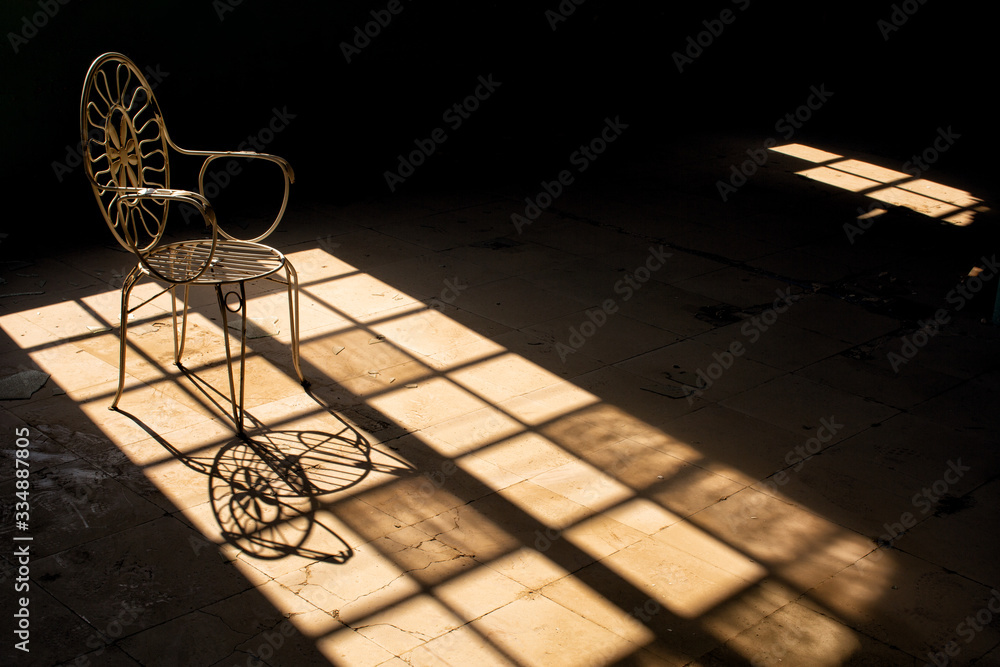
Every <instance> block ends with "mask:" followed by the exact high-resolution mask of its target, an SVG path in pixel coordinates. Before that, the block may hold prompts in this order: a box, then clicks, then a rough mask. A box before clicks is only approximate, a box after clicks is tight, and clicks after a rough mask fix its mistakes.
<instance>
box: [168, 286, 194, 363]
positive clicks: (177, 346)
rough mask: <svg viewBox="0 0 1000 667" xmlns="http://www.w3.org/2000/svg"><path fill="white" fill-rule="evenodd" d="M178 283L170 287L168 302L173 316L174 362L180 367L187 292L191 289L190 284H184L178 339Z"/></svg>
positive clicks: (182, 352)
mask: <svg viewBox="0 0 1000 667" xmlns="http://www.w3.org/2000/svg"><path fill="white" fill-rule="evenodd" d="M178 287H180V285H174V286H173V287H172V288H171V289H170V302H171V306H172V310H173V317H174V364H175V365H177V366H178V367H180V365H181V355H183V354H184V340H185V339H186V338H187V321H188V294H189V292H190V289H191V285H189V284H188V285H184V298H183V306H184V309H183V312H182V314H181V334H180V339H179V340H178V336H177V293H176V292H177V288H178Z"/></svg>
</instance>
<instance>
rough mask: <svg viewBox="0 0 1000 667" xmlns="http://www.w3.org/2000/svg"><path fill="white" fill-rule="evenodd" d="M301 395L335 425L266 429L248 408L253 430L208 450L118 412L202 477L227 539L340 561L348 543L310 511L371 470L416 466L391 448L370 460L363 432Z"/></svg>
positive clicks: (399, 471) (252, 552)
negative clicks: (189, 447)
mask: <svg viewBox="0 0 1000 667" xmlns="http://www.w3.org/2000/svg"><path fill="white" fill-rule="evenodd" d="M309 395H310V396H312V398H313V400H315V401H316V403H317V405H318V406H319V407H318V410H317V412H322V411H325V412H327V413H329V414H330V415H331V416H332V417H333V418H334V419H335V420H336V421H337V422H338V423H339V427H338V428H337V429H336V430H331V431H329V432H327V431H321V430H313V429H310V430H295V429H279V430H272V429H268V428H267V427H266V426H264V425H263V424H260V422H259V421H258V420H256V419H255V418H254V417H253V415H252V414H250V413H249V412H248V413H247V414H246V416H247V419H248V420H249V421H250V422H251V423H253V424H254V428H253V432H254V434H253V435H252V436H244V437H239V438H232V439H230V440H228V441H226V442H223V443H221V445H220V446H219V448H218V450H217V451H215V450H214V448H212V449H213V451H215V453H214V455H213V454H208V455H199V453H200V452H201V451H202V450H201V449H199V450H198V451H195V452H194V453H186V452H183V451H181V450H180V449H179V448H178V447H176V446H174V445H173V444H172V443H170V442H169V441H168V440H167V439H166V438H164V437H163V436H161V435H159V434H158V433H157V432H156V431H154V430H153V429H152V427H150V426H148V425H147V424H145V423H144V422H143V421H142V419H141V418H140V417H137V416H135V415H132V414H129V413H127V412H125V411H124V410H122V411H121V412H122V414H124V415H126V416H128V417H129V418H131V419H132V420H133V421H135V423H136V424H138V425H139V426H140V427H141V428H143V429H144V430H145V431H146V432H147V433H149V434H150V436H151V437H152V438H153V439H155V440H156V441H157V442H159V443H160V445H161V446H162V447H163V448H164V449H165V450H166V451H168V452H169V453H170V454H171V455H172V456H174V457H175V458H176V459H177V460H178V461H180V462H181V463H183V464H184V465H186V466H187V467H188V468H191V469H192V470H195V471H197V472H199V473H201V474H203V475H205V476H206V477H207V478H208V492H209V495H210V498H211V502H212V510H213V514H214V515H215V518H216V521H217V522H218V525H219V529H220V532H221V535H222V538H223V539H224V540H225V541H226V542H227V543H228V544H230V545H232V546H234V547H236V548H237V549H239V550H240V551H241V552H243V553H245V554H247V555H249V556H251V557H253V558H257V559H261V560H277V559H281V558H284V557H286V556H300V557H302V558H308V559H311V560H317V561H319V560H325V561H329V562H334V563H344V562H346V561H347V560H348V559H349V558H351V556H352V555H353V553H354V552H353V549H352V548H351V547H350V545H348V543H347V542H346V541H345V540H344V539H343V538H342V537H341V536H339V535H337V534H336V532H334V530H333V529H332V528H331V527H330V526H327V525H325V524H323V523H322V521H321V520H320V519H317V516H316V515H317V512H318V511H319V510H320V509H322V508H323V507H325V506H328V505H329V500H330V498H331V497H332V496H331V494H337V493H341V492H344V491H346V490H348V489H350V488H352V487H354V486H357V485H358V484H360V483H361V482H362V481H363V480H365V479H366V478H367V477H368V475H369V474H370V473H372V472H375V473H381V474H388V475H397V476H402V475H414V474H417V473H418V472H419V471H417V470H415V469H414V468H413V466H412V465H411V464H409V463H407V462H406V461H403V460H402V459H400V458H399V457H395V456H392V455H391V453H383V452H380V458H381V459H384V461H382V462H379V463H376V462H374V461H373V460H372V447H371V444H370V443H369V442H368V439H367V438H366V437H365V436H364V434H362V433H361V432H360V431H358V430H357V429H356V428H355V427H354V426H352V425H351V424H349V423H348V422H346V421H344V419H343V418H342V417H341V416H340V415H338V414H337V412H336V411H334V410H333V409H331V408H330V407H329V406H327V405H325V404H324V403H323V402H322V401H321V400H320V399H318V398H316V396H314V395H313V394H312V393H311V392H309ZM322 531H325V532H326V533H327V534H326V535H322V534H321V532H322ZM307 542H308V543H309V544H307ZM331 545H334V546H333V547H331ZM319 547H323V548H322V549H321V548H319Z"/></svg>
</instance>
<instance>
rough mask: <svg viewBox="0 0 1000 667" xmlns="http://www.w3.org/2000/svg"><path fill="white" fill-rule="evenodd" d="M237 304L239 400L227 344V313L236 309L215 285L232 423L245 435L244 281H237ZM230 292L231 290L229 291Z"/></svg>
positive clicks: (245, 315) (245, 300)
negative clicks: (238, 313)
mask: <svg viewBox="0 0 1000 667" xmlns="http://www.w3.org/2000/svg"><path fill="white" fill-rule="evenodd" d="M239 286H240V291H239V295H238V296H239V304H238V311H239V312H241V314H242V318H241V323H240V382H239V384H240V391H239V400H237V396H236V381H235V378H234V377H233V355H232V349H231V348H230V345H229V316H228V313H236V312H237V311H236V310H230V309H229V304H228V302H227V301H226V297H225V295H224V294H223V293H222V285H216V286H215V294H216V297H217V298H218V300H219V311H220V312H221V313H222V337H223V340H224V341H225V343H226V368H227V369H228V371H229V395H230V397H231V398H232V402H233V423H234V424H235V425H236V433H237V434H238V435H239V436H240V437H243V436H245V435H246V433H245V431H244V429H243V399H244V382H245V373H244V370H245V367H246V357H247V294H246V286H245V285H244V283H242V282H241V283H239ZM230 294H232V292H230Z"/></svg>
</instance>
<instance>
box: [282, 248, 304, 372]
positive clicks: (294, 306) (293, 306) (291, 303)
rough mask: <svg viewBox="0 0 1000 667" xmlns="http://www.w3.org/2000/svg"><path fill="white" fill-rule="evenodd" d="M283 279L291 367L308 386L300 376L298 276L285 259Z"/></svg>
mask: <svg viewBox="0 0 1000 667" xmlns="http://www.w3.org/2000/svg"><path fill="white" fill-rule="evenodd" d="M285 278H286V282H287V283H288V321H289V328H290V329H291V332H292V365H293V366H294V367H295V374H296V375H297V376H298V377H299V382H300V383H301V384H302V386H303V387H308V386H309V381H308V380H306V379H305V377H304V376H303V375H302V367H301V366H300V364H299V276H298V273H296V272H295V267H294V266H292V263H291V262H289V261H288V259H287V258H285Z"/></svg>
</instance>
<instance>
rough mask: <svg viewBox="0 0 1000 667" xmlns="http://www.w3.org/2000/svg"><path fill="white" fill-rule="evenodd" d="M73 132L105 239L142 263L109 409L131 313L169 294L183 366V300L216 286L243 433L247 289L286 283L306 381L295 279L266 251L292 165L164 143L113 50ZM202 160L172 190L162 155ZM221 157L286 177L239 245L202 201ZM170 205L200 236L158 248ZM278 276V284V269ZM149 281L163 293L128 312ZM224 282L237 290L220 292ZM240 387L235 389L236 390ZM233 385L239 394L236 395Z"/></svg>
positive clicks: (125, 298)
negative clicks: (198, 227) (273, 208)
mask: <svg viewBox="0 0 1000 667" xmlns="http://www.w3.org/2000/svg"><path fill="white" fill-rule="evenodd" d="M80 132H81V136H82V140H83V148H84V160H83V163H84V166H85V169H86V172H87V177H88V178H89V180H90V184H91V186H92V187H93V190H94V195H95V196H96V197H97V202H98V205H99V206H100V208H101V213H102V214H103V215H104V219H105V221H106V222H107V223H108V226H109V228H110V229H111V233H112V234H114V236H115V238H116V239H117V240H118V242H119V243H121V244H122V246H124V247H125V248H126V249H127V250H129V251H131V252H133V253H135V255H136V257H137V258H138V260H139V262H138V264H137V265H136V267H135V268H134V269H132V271H131V272H129V274H128V275H127V276H125V278H124V280H123V283H122V300H121V330H120V338H121V343H120V354H119V363H118V391H117V393H116V394H115V398H114V401H113V402H112V403H111V406H110V409H111V410H116V409H117V407H118V402H119V401H120V400H121V397H122V391H123V389H124V387H125V353H126V348H127V341H126V334H127V330H128V316H129V314H130V313H132V312H133V311H135V310H137V309H138V308H141V307H142V306H144V305H145V304H147V303H149V302H150V301H152V300H153V299H155V298H156V297H158V296H160V295H161V294H163V293H165V292H167V291H169V292H170V294H171V303H172V306H173V308H172V310H173V333H174V363H175V364H176V365H177V367H178V368H180V369H181V370H184V367H183V365H182V364H181V355H182V354H183V353H184V338H185V334H186V333H187V316H188V295H189V290H190V288H191V286H192V285H209V286H212V287H214V288H215V294H216V298H217V300H218V304H219V310H220V312H221V314H222V336H223V339H224V340H225V347H226V363H227V366H228V373H229V394H230V398H231V400H232V417H233V422H234V424H235V425H236V430H237V433H239V434H240V435H241V436H243V435H245V432H244V428H243V416H244V407H243V406H244V369H245V365H246V340H247V312H246V311H247V309H246V283H247V282H249V281H252V280H258V279H266V280H271V281H274V282H277V283H280V284H283V285H286V286H287V290H288V314H289V329H290V335H291V341H292V363H293V365H294V367H295V374H296V375H297V376H298V379H299V382H301V383H302V385H303V386H306V387H308V386H309V383H308V382H307V381H306V380H305V378H304V377H303V376H302V370H301V368H300V365H299V304H298V277H297V275H296V273H295V268H294V267H293V266H292V263H291V262H290V261H288V258H287V257H285V256H284V255H283V254H282V253H280V252H278V251H277V250H275V249H274V248H272V247H270V246H267V245H263V244H261V243H260V241H262V240H264V239H265V238H266V237H267V236H268V235H269V234H271V232H273V231H274V230H275V228H276V227H277V226H278V223H279V222H280V221H281V218H282V216H283V215H284V213H285V208H286V207H287V205H288V190H289V186H290V184H291V183H292V182H293V181H294V180H295V176H294V173H293V172H292V168H291V166H290V165H289V164H288V162H286V161H285V160H283V159H282V158H280V157H276V156H273V155H266V154H263V153H254V152H250V151H192V150H185V149H183V148H180V147H179V146H177V144H175V143H174V142H173V140H171V138H170V135H169V134H168V133H167V127H166V125H165V124H164V122H163V116H162V114H161V113H160V108H159V105H158V104H157V102H156V98H155V97H154V96H153V90H152V87H151V86H150V85H149V82H148V81H147V80H146V78H145V76H143V73H142V72H141V71H140V70H139V69H138V68H137V67H136V66H135V64H134V63H133V62H132V61H130V60H129V59H128V58H126V57H125V56H123V55H122V54H120V53H106V54H104V55H102V56H100V57H98V58H97V59H96V60H95V61H94V62H93V64H92V65H91V66H90V70H89V71H88V72H87V77H86V79H85V81H84V85H83V93H82V95H81V101H80ZM171 150H173V151H175V152H176V153H178V154H180V155H190V156H196V157H204V158H205V160H204V162H203V163H202V166H201V171H200V173H199V174H198V192H191V191H188V190H178V189H174V188H171V186H170V159H169V152H170V151H171ZM220 158H240V159H251V158H252V159H262V160H268V161H270V162H273V163H275V164H276V165H278V167H280V169H281V173H282V178H283V179H284V186H285V188H284V197H283V199H282V201H281V208H280V210H279V211H278V214H277V216H276V217H275V219H274V222H272V223H271V225H270V227H269V228H268V229H267V230H266V231H265V232H264V233H263V234H260V235H259V236H256V237H255V238H251V239H240V238H237V237H235V236H233V235H232V234H230V233H228V232H227V231H226V230H224V229H223V228H222V227H220V226H219V225H218V223H217V221H216V216H215V212H214V210H213V209H212V205H211V204H210V203H209V201H208V199H206V198H205V173H206V171H207V170H208V167H209V165H210V164H211V163H212V162H213V161H215V160H218V159H220ZM171 204H175V205H176V204H186V205H188V206H192V207H194V208H195V209H196V210H197V211H198V212H199V213H200V214H201V217H202V218H203V219H204V222H205V225H206V227H207V228H208V231H209V232H210V235H209V234H205V237H206V238H201V239H196V240H188V241H178V242H172V243H166V242H164V234H165V232H166V223H167V213H168V210H169V208H170V205H171ZM281 272H283V273H284V279H283V280H282V279H280V278H279V273H281ZM146 277H148V278H151V279H154V280H156V281H158V282H159V283H162V284H166V287H165V288H164V289H163V290H161V291H159V292H158V293H157V294H155V295H154V296H152V297H150V298H148V299H145V300H144V301H142V302H141V303H139V304H137V305H136V306H134V307H131V308H130V307H129V299H130V296H131V293H132V289H133V288H134V287H135V286H136V284H137V283H138V282H139V281H141V280H142V279H143V278H146ZM229 286H236V287H235V289H234V290H230V291H225V290H227V289H228V288H229ZM178 288H183V296H182V306H183V308H182V315H181V325H180V333H179V334H178V327H177V294H176V291H177V289H178ZM237 313H239V314H241V317H242V324H241V328H240V359H239V363H240V368H239V381H238V383H237V381H236V379H235V378H234V373H233V354H232V350H231V345H230V341H229V315H230V314H237ZM237 384H238V387H237ZM237 389H238V391H237Z"/></svg>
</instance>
